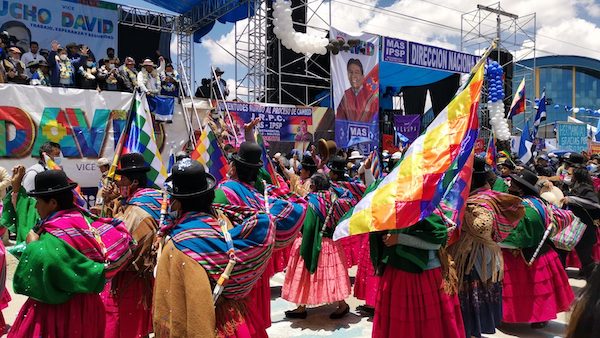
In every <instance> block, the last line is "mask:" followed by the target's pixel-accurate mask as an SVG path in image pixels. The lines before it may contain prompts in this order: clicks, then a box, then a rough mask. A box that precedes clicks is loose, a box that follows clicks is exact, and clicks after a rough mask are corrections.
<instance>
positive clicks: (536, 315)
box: [502, 249, 575, 323]
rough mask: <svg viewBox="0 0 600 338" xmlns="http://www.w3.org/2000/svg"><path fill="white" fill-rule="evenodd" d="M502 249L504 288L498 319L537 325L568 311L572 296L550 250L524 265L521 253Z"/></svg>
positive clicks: (561, 270) (560, 267)
mask: <svg viewBox="0 0 600 338" xmlns="http://www.w3.org/2000/svg"><path fill="white" fill-rule="evenodd" d="M513 252H514V251H512V250H506V249H502V256H503V257H504V282H503V283H504V285H503V288H502V313H503V315H502V320H503V321H504V322H506V323H538V322H545V321H548V320H552V319H555V318H556V314H557V313H559V312H564V311H567V310H569V308H570V306H571V303H572V302H573V299H574V298H575V296H574V295H573V290H571V286H570V285H569V278H568V277H567V274H566V272H565V270H564V269H563V266H562V264H561V263H560V260H559V258H558V255H557V254H556V252H554V251H553V250H550V251H548V252H546V253H544V254H542V255H541V256H539V257H537V258H536V259H535V260H534V261H533V265H531V266H527V264H526V263H525V260H524V259H523V257H521V254H520V253H519V254H518V255H516V256H515V255H514V254H513Z"/></svg>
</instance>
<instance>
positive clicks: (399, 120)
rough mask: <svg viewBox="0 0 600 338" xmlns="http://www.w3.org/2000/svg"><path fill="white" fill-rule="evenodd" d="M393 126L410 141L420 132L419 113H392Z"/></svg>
mask: <svg viewBox="0 0 600 338" xmlns="http://www.w3.org/2000/svg"><path fill="white" fill-rule="evenodd" d="M394 126H395V127H396V132H398V133H400V134H402V135H404V136H406V138H407V139H408V143H412V142H413V141H414V140H416V139H417V137H419V134H420V133H421V115H394Z"/></svg>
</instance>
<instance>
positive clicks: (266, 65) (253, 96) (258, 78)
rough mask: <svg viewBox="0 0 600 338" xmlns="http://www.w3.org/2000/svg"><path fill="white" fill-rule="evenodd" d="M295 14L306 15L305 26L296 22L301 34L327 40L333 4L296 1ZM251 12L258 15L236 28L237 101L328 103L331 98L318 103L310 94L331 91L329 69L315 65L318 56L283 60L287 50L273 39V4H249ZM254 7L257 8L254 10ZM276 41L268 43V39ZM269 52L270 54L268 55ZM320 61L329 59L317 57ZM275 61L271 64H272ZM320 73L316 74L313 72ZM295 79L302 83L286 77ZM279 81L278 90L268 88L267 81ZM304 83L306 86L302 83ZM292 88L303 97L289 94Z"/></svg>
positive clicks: (266, 0) (258, 0)
mask: <svg viewBox="0 0 600 338" xmlns="http://www.w3.org/2000/svg"><path fill="white" fill-rule="evenodd" d="M292 3H293V10H294V13H297V11H304V13H305V17H306V23H298V22H295V24H294V26H295V28H296V30H297V31H299V32H307V31H308V32H311V33H313V34H319V35H321V36H326V35H327V34H328V31H329V28H330V27H331V2H330V1H324V0H312V1H311V0H295V1H292ZM248 4H249V6H248V8H255V9H256V13H255V14H254V15H250V14H251V13H249V15H248V17H249V19H248V21H247V23H242V22H238V23H236V24H235V51H234V56H235V60H236V63H235V78H236V92H237V97H238V98H239V99H240V100H242V101H246V102H265V103H279V104H281V103H283V102H282V97H284V96H288V97H291V98H292V101H293V102H289V103H293V104H296V105H306V106H310V105H318V104H319V103H320V102H321V101H322V100H328V99H329V94H327V95H325V96H322V97H320V98H319V99H317V100H315V99H314V97H311V95H309V90H311V89H312V90H323V91H328V92H330V91H331V80H330V71H329V69H324V68H323V67H321V66H319V65H318V64H317V62H315V58H316V56H312V57H308V56H306V55H303V54H295V55H296V56H295V57H294V58H293V59H291V60H286V61H285V62H281V60H282V51H283V50H284V49H285V47H284V46H282V45H281V42H280V41H279V39H277V38H275V37H274V35H271V34H270V33H271V31H272V29H273V23H272V20H273V18H272V12H273V9H272V0H248ZM251 4H253V5H254V6H251ZM271 36H272V37H273V38H271V39H268V37H271ZM268 51H271V53H269V52H268ZM269 54H271V55H277V60H279V62H276V64H275V65H274V66H273V65H270V62H269V60H270V59H271V58H272V57H270V56H269ZM318 57H321V58H325V57H327V58H328V57H329V55H322V56H318ZM271 61H272V60H271ZM298 62H301V63H303V67H302V68H303V70H302V71H301V72H298V71H297V69H294V66H296V65H297V64H298ZM315 68H317V69H318V70H319V71H318V72H316V71H314V69H315ZM286 76H287V77H288V78H289V77H296V78H298V79H301V80H302V81H298V82H295V81H286V80H285V77H286ZM273 77H276V78H277V79H278V81H277V83H278V84H279V85H277V86H272V85H271V86H269V85H268V82H267V80H268V79H269V78H273ZM301 82H303V83H301ZM286 87H287V88H290V87H295V88H296V89H299V90H298V91H301V92H303V93H304V94H302V95H298V94H294V93H292V91H290V90H286Z"/></svg>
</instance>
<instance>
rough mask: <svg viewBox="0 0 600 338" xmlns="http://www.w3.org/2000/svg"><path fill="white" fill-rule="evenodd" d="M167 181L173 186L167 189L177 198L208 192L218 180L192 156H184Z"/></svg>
mask: <svg viewBox="0 0 600 338" xmlns="http://www.w3.org/2000/svg"><path fill="white" fill-rule="evenodd" d="M167 181H172V182H173V187H172V188H171V187H168V188H167V190H168V191H169V193H170V194H171V196H173V197H175V198H192V197H197V196H201V195H204V194H206V193H207V192H209V191H212V190H214V189H215V186H216V185H217V180H216V179H215V177H214V176H213V175H211V174H209V173H207V172H206V171H205V170H204V166H203V165H202V164H200V163H198V162H197V161H194V160H192V159H191V158H184V159H182V160H181V161H179V162H177V163H175V165H173V170H172V172H171V176H169V177H168V178H167Z"/></svg>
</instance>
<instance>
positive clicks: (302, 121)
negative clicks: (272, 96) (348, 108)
mask: <svg viewBox="0 0 600 338" xmlns="http://www.w3.org/2000/svg"><path fill="white" fill-rule="evenodd" d="M225 105H227V109H228V110H229V113H230V114H231V118H232V122H233V124H234V126H235V128H236V134H237V136H238V142H239V143H241V142H243V141H244V124H246V123H248V122H250V121H252V120H253V119H255V118H257V117H259V118H260V120H261V121H260V123H259V124H258V130H259V131H260V132H261V134H262V135H263V138H264V140H265V141H267V142H294V143H295V144H296V146H295V147H294V148H296V149H301V150H304V149H306V148H307V147H308V145H309V143H311V142H313V141H315V137H314V134H315V130H316V128H315V127H316V123H313V115H314V112H315V110H317V109H325V108H318V107H305V106H291V105H278V104H261V103H244V102H222V101H221V102H219V108H220V110H221V111H222V112H225ZM225 122H226V123H227V124H230V121H229V119H228V118H227V117H226V118H225ZM316 122H317V123H318V122H319V121H316ZM229 129H231V128H229Z"/></svg>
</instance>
